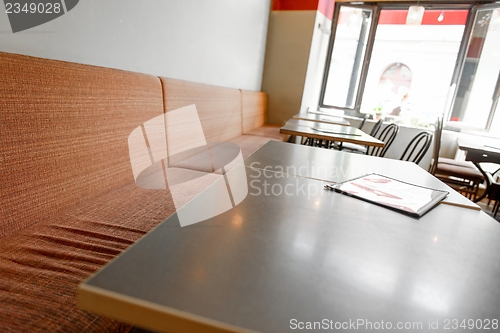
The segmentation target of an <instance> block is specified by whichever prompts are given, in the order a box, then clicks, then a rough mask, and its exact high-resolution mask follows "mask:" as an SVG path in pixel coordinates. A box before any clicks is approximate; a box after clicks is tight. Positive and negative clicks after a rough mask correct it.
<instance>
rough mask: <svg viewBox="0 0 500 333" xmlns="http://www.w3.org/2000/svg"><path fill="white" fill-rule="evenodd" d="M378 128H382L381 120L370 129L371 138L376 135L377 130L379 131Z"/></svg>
mask: <svg viewBox="0 0 500 333" xmlns="http://www.w3.org/2000/svg"><path fill="white" fill-rule="evenodd" d="M380 126H382V119H380V120H379V121H377V122H376V123H375V125H373V128H372V130H371V132H370V135H371V136H375V135H377V132H378V130H379V129H380Z"/></svg>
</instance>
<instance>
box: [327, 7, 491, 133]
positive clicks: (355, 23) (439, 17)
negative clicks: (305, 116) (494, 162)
mask: <svg viewBox="0 0 500 333" xmlns="http://www.w3.org/2000/svg"><path fill="white" fill-rule="evenodd" d="M410 5H416V3H415V4H410V3H408V4H392V3H377V4H376V5H375V6H362V5H354V4H349V3H339V4H337V5H336V10H335V14H334V19H333V28H332V35H331V38H330V46H329V50H328V52H329V53H328V56H327V62H326V66H325V74H324V78H323V85H322V89H321V95H320V105H319V106H320V107H321V108H322V109H323V110H325V109H326V110H335V109H340V110H343V111H345V112H346V113H348V114H352V115H359V116H361V114H371V115H372V116H373V117H377V116H380V117H384V118H386V119H387V120H390V121H394V122H398V123H403V124H407V125H410V126H424V127H426V126H429V125H430V124H433V123H434V121H435V118H436V116H437V115H439V114H443V113H444V115H445V117H446V118H445V119H447V120H448V121H449V122H451V123H452V124H460V125H464V124H465V125H468V126H474V127H479V128H483V129H493V128H500V115H499V116H497V117H495V111H496V109H499V108H498V104H499V103H498V98H499V95H500V43H498V42H497V41H498V40H500V9H498V8H499V7H500V4H489V5H481V6H472V5H464V4H442V5H440V4H427V3H426V4H425V5H424V6H425V11H423V12H422V15H423V16H420V17H418V15H417V16H416V17H412V19H413V21H416V24H415V22H413V24H410V17H411V16H412V15H413V14H410V13H411V11H409V9H410ZM409 14H410V15H409ZM495 41H496V42H495ZM450 86H453V87H455V86H456V87H458V88H457V89H454V90H452V91H451V93H450ZM450 100H451V102H450Z"/></svg>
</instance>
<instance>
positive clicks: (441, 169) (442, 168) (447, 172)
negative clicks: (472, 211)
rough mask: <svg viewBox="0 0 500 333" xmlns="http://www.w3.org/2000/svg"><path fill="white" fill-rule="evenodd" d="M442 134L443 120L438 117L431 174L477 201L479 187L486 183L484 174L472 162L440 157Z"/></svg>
mask: <svg viewBox="0 0 500 333" xmlns="http://www.w3.org/2000/svg"><path fill="white" fill-rule="evenodd" d="M442 132H443V118H442V117H438V119H437V121H436V129H435V131H434V152H433V158H432V162H431V167H430V169H429V172H430V173H431V174H433V175H434V176H436V178H438V179H440V180H441V181H442V182H444V183H447V184H448V185H450V186H451V187H453V188H454V189H455V190H457V191H459V192H461V193H462V194H464V195H466V196H467V197H469V198H470V199H475V198H476V196H477V193H478V190H479V185H480V184H482V183H483V181H484V177H483V174H482V173H481V172H480V171H479V170H478V169H477V168H476V166H475V165H474V164H473V163H472V162H467V161H456V160H454V159H451V158H444V157H439V150H440V148H441V134H442Z"/></svg>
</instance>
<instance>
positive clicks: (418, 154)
mask: <svg viewBox="0 0 500 333" xmlns="http://www.w3.org/2000/svg"><path fill="white" fill-rule="evenodd" d="M431 141H432V134H431V133H429V132H420V133H418V134H417V135H416V136H415V137H414V138H413V139H411V141H410V143H409V144H408V146H407V147H406V149H405V151H404V152H403V154H402V155H401V157H400V158H399V159H400V160H401V161H410V162H414V163H417V164H418V163H420V161H421V160H422V158H423V157H424V155H425V154H426V153H427V151H428V150H429V147H430V146H431Z"/></svg>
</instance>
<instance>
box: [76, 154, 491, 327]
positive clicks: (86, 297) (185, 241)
mask: <svg viewBox="0 0 500 333" xmlns="http://www.w3.org/2000/svg"><path fill="white" fill-rule="evenodd" d="M393 162H395V163H399V162H397V161H393ZM230 174H231V171H230V172H229V173H228V176H229V177H231V175H230ZM246 177H247V183H248V185H249V187H248V195H247V197H246V198H245V199H244V200H243V201H242V202H241V203H240V204H239V205H237V206H236V207H234V208H232V209H230V210H228V211H226V212H224V213H222V214H220V215H218V216H216V217H213V218H211V219H208V220H205V221H202V222H199V223H197V224H193V225H190V226H187V227H181V226H180V224H179V220H178V218H177V213H176V214H174V215H172V216H171V217H170V218H168V219H167V220H166V221H165V222H163V223H162V224H161V225H159V226H158V227H157V228H156V229H154V230H153V231H151V232H150V233H148V234H147V235H146V236H144V237H143V238H142V239H141V240H139V242H137V243H136V244H134V245H133V246H131V247H130V248H129V249H128V250H127V251H125V252H124V253H123V254H122V255H120V256H119V257H118V258H116V259H115V260H114V261H112V262H111V263H110V264H108V265H107V266H106V267H105V268H104V269H101V270H100V271H99V272H98V273H97V274H96V275H95V276H93V277H92V278H90V279H89V280H87V281H86V282H84V283H83V284H82V285H81V286H80V290H79V305H80V306H81V307H82V308H84V309H87V310H90V311H93V312H96V313H100V314H102V315H106V316H109V317H112V318H116V319H119V320H122V321H125V322H128V323H131V324H135V325H138V326H142V327H145V328H149V329H152V330H157V331H163V332H171V333H173V332H201V331H204V332H205V331H206V332H251V331H254V332H255V331H256V332H292V331H295V330H294V329H292V328H293V327H296V326H294V325H299V322H302V323H307V322H321V323H324V321H323V320H324V319H326V320H327V323H329V324H331V325H335V323H340V324H342V323H349V322H355V323H356V324H359V325H360V326H357V327H358V330H359V331H361V332H370V331H372V330H370V329H368V328H369V326H366V325H369V324H367V322H370V323H371V325H375V327H376V326H377V325H378V326H379V327H380V325H381V322H382V321H383V322H384V323H385V325H386V326H385V327H387V323H391V325H394V326H393V327H395V326H396V325H397V323H403V324H405V323H417V324H416V325H419V324H418V323H421V324H420V325H422V326H421V327H422V329H416V328H415V329H414V330H413V331H418V332H431V331H432V332H436V331H442V330H443V328H444V325H445V324H446V323H447V322H446V321H447V320H449V321H451V320H453V319H457V320H460V321H461V320H462V319H465V320H468V319H480V320H483V325H484V324H485V323H486V321H485V320H486V319H489V320H493V319H498V318H499V317H500V289H499V288H498V285H499V284H500V264H499V261H498V258H497V257H498V253H500V225H499V224H498V222H497V221H495V220H493V219H492V218H491V217H489V216H487V215H486V214H484V213H483V212H481V211H474V210H470V209H461V208H457V207H453V206H448V205H439V206H437V207H435V208H434V209H433V210H431V211H430V212H428V213H427V214H426V215H424V216H423V217H422V218H420V219H414V218H411V217H407V216H405V215H402V214H399V213H397V212H394V211H391V210H388V209H385V208H382V207H379V206H376V205H372V204H369V203H367V202H363V201H359V200H357V199H355V198H352V197H349V196H344V195H341V194H338V193H335V192H331V191H325V190H323V189H322V187H323V185H324V183H323V182H321V181H318V180H313V179H308V178H304V177H295V176H292V175H285V174H281V175H279V174H278V173H276V172H271V173H268V174H266V173H264V172H263V170H262V169H258V168H251V167H246ZM221 181H223V179H221ZM218 189H220V187H216V186H211V187H209V188H207V190H206V191H205V192H206V193H205V194H206V196H209V197H213V196H217V195H218V193H217V191H218ZM206 196H205V197H203V196H200V197H197V198H195V199H194V200H193V201H191V202H189V203H188V204H187V205H186V206H184V207H183V208H182V209H188V210H192V209H203V206H204V205H206V204H207V201H206V200H205V199H206ZM330 320H331V321H332V322H329V321H330ZM362 321H364V322H362ZM431 324H432V325H434V326H432V327H435V325H436V324H437V325H438V327H439V328H440V329H438V330H436V329H431V328H429V325H431ZM413 325H414V324H413ZM449 325H451V323H449ZM418 327H420V326H418ZM450 327H451V326H450ZM490 327H491V322H490ZM310 331H319V330H318V329H316V330H310ZM378 331H381V330H380V329H379V330H378ZM382 331H383V330H382ZM399 331H402V330H399ZM408 331H412V330H408ZM460 331H466V332H471V330H467V329H465V330H461V329H460V328H459V329H458V330H454V332H460Z"/></svg>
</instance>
